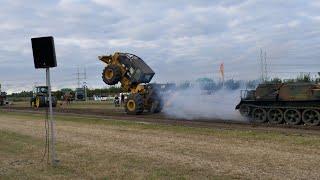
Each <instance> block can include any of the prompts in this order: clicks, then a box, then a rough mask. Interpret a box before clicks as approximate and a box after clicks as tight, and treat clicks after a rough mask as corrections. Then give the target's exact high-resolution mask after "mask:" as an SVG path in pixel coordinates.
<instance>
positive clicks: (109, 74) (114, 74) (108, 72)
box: [102, 64, 121, 85]
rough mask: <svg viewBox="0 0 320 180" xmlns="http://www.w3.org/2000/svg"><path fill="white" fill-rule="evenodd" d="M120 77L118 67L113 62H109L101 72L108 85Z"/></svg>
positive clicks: (113, 83)
mask: <svg viewBox="0 0 320 180" xmlns="http://www.w3.org/2000/svg"><path fill="white" fill-rule="evenodd" d="M120 79H121V71H120V68H119V67H118V66H116V65H114V64H110V65H108V66H107V67H105V68H104V70H103V72H102V80H103V81H104V82H105V83H106V84H108V85H115V84H117V83H118V82H119V81H120Z"/></svg>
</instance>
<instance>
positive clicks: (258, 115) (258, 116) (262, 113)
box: [252, 108, 267, 123]
mask: <svg viewBox="0 0 320 180" xmlns="http://www.w3.org/2000/svg"><path fill="white" fill-rule="evenodd" d="M252 121H253V122H256V123H264V122H266V121H267V112H266V110H265V109H263V108H255V109H254V110H253V111H252Z"/></svg>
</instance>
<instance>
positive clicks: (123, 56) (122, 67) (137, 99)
mask: <svg viewBox="0 0 320 180" xmlns="http://www.w3.org/2000/svg"><path fill="white" fill-rule="evenodd" d="M98 58H99V59H100V60H101V61H103V62H104V63H106V67H105V68H104V70H103V72H102V79H103V81H104V82H105V83H106V84H108V85H115V84H117V83H119V82H120V83H121V87H122V89H123V91H125V92H129V93H130V95H129V96H128V98H127V100H126V103H125V110H126V112H127V113H128V114H142V113H143V112H144V110H147V111H149V112H151V113H159V112H161V110H162V108H163V101H162V98H161V95H160V93H159V90H158V88H157V87H158V86H157V85H156V84H151V83H150V81H151V79H152V78H153V76H154V74H155V73H154V71H153V70H152V69H151V68H150V67H149V66H148V65H147V64H146V63H145V62H144V61H143V60H142V59H141V58H139V57H138V56H136V55H133V54H129V53H121V52H116V53H114V54H113V55H102V56H99V57H98Z"/></svg>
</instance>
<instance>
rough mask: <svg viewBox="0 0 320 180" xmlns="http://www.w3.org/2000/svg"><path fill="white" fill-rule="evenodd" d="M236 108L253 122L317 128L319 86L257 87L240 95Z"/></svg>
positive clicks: (275, 85)
mask: <svg viewBox="0 0 320 180" xmlns="http://www.w3.org/2000/svg"><path fill="white" fill-rule="evenodd" d="M236 109H237V110H239V112H240V114H241V115H242V116H244V117H246V118H248V119H249V120H250V121H252V122H255V123H266V122H269V123H272V124H281V123H287V124H290V125H299V124H305V125H310V126H317V125H319V124H320V85H319V84H315V83H278V84H260V85H259V86H258V87H257V88H256V90H251V91H242V92H241V101H240V103H239V104H238V105H237V106H236Z"/></svg>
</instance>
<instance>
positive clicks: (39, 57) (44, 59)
mask: <svg viewBox="0 0 320 180" xmlns="http://www.w3.org/2000/svg"><path fill="white" fill-rule="evenodd" d="M31 44H32V51H33V59H34V67H35V68H36V69H39V68H43V69H46V85H47V87H48V101H49V117H47V118H48V119H49V122H48V127H46V128H48V132H49V134H48V136H47V137H46V138H48V140H49V139H50V140H49V144H48V146H49V147H48V150H50V153H51V162H52V165H53V166H57V165H58V163H59V160H58V159H57V154H56V149H55V143H56V137H55V131H54V130H55V128H54V124H55V123H54V120H53V111H52V95H51V82H50V68H53V67H57V60H56V52H55V47H54V39H53V37H52V36H47V37H36V38H31ZM48 156H49V154H48Z"/></svg>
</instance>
